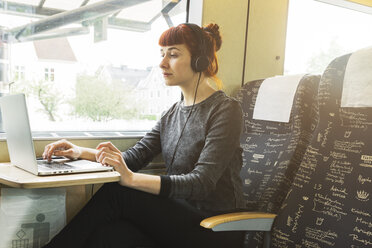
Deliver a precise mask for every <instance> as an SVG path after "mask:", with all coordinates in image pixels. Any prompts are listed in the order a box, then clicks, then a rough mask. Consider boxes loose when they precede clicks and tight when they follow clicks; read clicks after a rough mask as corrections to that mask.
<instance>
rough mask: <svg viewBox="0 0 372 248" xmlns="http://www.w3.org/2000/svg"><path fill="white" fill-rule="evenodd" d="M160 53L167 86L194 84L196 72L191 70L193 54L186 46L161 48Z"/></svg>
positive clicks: (161, 66)
mask: <svg viewBox="0 0 372 248" xmlns="http://www.w3.org/2000/svg"><path fill="white" fill-rule="evenodd" d="M160 53H161V56H162V60H161V62H160V65H159V66H160V68H161V69H162V71H163V77H164V79H165V83H166V84H167V85H169V86H174V85H178V86H186V85H187V84H190V83H192V82H193V78H194V76H195V72H194V71H193V70H192V68H191V54H190V52H189V50H188V49H187V47H186V46H185V45H183V44H182V45H172V46H165V47H161V49H160Z"/></svg>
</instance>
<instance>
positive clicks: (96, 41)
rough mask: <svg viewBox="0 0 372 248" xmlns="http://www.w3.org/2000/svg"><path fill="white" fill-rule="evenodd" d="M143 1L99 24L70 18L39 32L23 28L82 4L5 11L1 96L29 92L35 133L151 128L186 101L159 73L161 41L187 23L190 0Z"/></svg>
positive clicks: (50, 3)
mask: <svg viewBox="0 0 372 248" xmlns="http://www.w3.org/2000/svg"><path fill="white" fill-rule="evenodd" d="M137 1H138V3H137V4H134V5H132V6H129V7H126V8H123V9H122V10H117V11H115V12H114V13H110V15H106V17H103V18H102V17H101V16H99V17H98V18H100V19H99V20H97V18H95V19H94V18H90V19H88V20H85V19H84V20H81V21H74V22H71V21H70V20H68V18H65V19H64V20H63V22H64V23H65V25H63V26H60V27H58V28H54V29H52V30H47V31H45V32H41V33H37V34H34V33H33V32H34V30H37V29H32V28H30V29H28V28H23V27H25V25H27V24H29V23H32V22H35V21H40V20H42V19H43V18H47V17H48V16H43V17H41V14H40V13H46V15H47V14H48V13H49V12H50V13H52V12H53V11H60V12H63V11H66V10H67V11H68V10H76V8H79V7H80V5H79V4H72V2H75V1H60V2H58V5H56V6H54V5H53V1H48V0H47V1H46V2H45V5H44V6H43V8H45V11H44V12H42V11H40V12H38V13H35V11H38V10H35V8H34V6H32V3H29V5H27V1H26V2H25V1H21V0H14V1H9V2H8V4H10V5H11V4H12V3H11V2H14V3H16V4H17V6H22V7H23V8H18V9H17V10H16V11H3V12H1V13H0V31H1V30H5V31H7V32H9V34H7V36H6V37H8V41H7V44H6V48H4V47H3V46H1V48H2V49H0V51H1V53H2V55H1V58H0V61H3V62H4V61H5V62H6V65H7V66H8V67H9V70H8V71H7V72H6V73H7V75H9V79H7V80H5V79H4V80H0V81H1V82H0V92H1V93H6V94H9V93H11V94H13V93H24V94H26V97H27V104H28V108H29V116H30V122H31V128H32V130H33V131H61V130H63V131H69V130H74V131H79V130H81V131H92V130H97V131H101V130H106V131H114V130H120V131H126V130H136V131H137V130H148V129H150V128H151V127H152V126H153V125H154V124H155V122H156V120H157V119H159V118H160V115H161V113H162V112H163V111H165V110H166V109H167V108H169V107H170V106H171V104H173V103H174V102H176V101H178V100H179V99H180V90H179V89H178V88H176V87H172V88H169V87H167V86H165V84H164V81H163V77H162V75H161V71H160V69H159V68H158V64H159V62H160V58H161V57H160V53H159V46H158V39H159V37H160V35H161V33H162V32H163V31H164V30H166V29H168V28H169V25H170V24H172V25H177V24H179V23H183V22H185V21H186V0H181V1H165V0H151V1H147V2H143V1H142V0H137ZM82 2H84V1H82ZM132 2H133V1H132ZM91 3H92V4H96V3H97V1H90V2H88V5H89V4H91ZM102 3H103V2H102ZM75 5H76V6H75ZM9 9H10V8H9ZM17 11H19V12H17ZM48 11H49V12H48ZM164 13H165V14H164ZM93 14H95V12H93ZM81 16H82V18H83V16H84V15H81ZM86 16H89V15H88V14H86ZM105 18H106V19H105ZM48 25H49V23H45V24H44V26H43V27H41V28H46V29H48V28H49V27H48ZM52 25H54V23H52ZM18 27H22V28H19V29H17V28H18ZM35 32H36V31H35ZM3 33H4V32H3ZM0 34H1V33H0ZM3 37H5V36H3ZM2 44H3V43H2ZM5 62H4V63H5ZM1 68H3V69H4V68H5V66H2V67H1Z"/></svg>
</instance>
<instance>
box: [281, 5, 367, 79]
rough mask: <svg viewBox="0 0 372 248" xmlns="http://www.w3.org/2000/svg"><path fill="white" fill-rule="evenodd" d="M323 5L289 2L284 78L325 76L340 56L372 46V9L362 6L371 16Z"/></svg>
mask: <svg viewBox="0 0 372 248" xmlns="http://www.w3.org/2000/svg"><path fill="white" fill-rule="evenodd" d="M320 1H322V2H320ZM320 1H314V0H292V1H289V10H288V12H289V14H288V26H287V41H286V53H285V63H284V74H295V73H317V74H321V73H322V72H323V71H324V69H325V68H326V66H327V65H328V64H329V62H331V60H333V59H334V58H336V57H337V56H341V55H343V54H346V53H349V52H353V51H355V50H358V49H360V48H363V47H368V46H371V45H372V32H370V30H371V26H372V15H371V14H372V8H371V7H368V6H362V5H361V6H359V7H363V8H364V9H363V10H368V9H370V10H369V12H370V13H371V14H368V13H365V12H368V11H365V12H362V11H361V8H359V11H357V10H352V9H350V8H348V7H349V5H345V6H343V7H341V6H338V5H332V4H328V3H325V2H330V3H331V2H337V1H329V0H320ZM340 2H347V1H340ZM351 4H352V3H350V5H351Z"/></svg>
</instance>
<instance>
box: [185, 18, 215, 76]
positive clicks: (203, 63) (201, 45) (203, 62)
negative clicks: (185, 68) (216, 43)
mask: <svg viewBox="0 0 372 248" xmlns="http://www.w3.org/2000/svg"><path fill="white" fill-rule="evenodd" d="M183 25H186V26H188V27H189V28H190V29H191V30H192V32H193V33H194V34H195V36H196V38H197V39H198V41H197V42H198V50H199V51H198V54H196V55H192V56H191V68H192V69H193V70H194V71H195V72H203V71H205V70H206V69H207V68H208V66H209V63H210V62H209V58H208V56H207V55H206V48H207V47H206V44H205V39H206V37H205V34H204V33H203V30H202V29H201V28H200V27H199V26H198V25H196V24H193V23H183Z"/></svg>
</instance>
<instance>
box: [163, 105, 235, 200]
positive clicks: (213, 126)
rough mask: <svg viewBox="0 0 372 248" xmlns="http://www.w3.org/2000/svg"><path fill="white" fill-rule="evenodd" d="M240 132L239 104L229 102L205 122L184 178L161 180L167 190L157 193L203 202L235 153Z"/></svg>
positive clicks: (173, 177) (171, 176)
mask: <svg viewBox="0 0 372 248" xmlns="http://www.w3.org/2000/svg"><path fill="white" fill-rule="evenodd" d="M241 131H242V110H241V107H240V104H239V103H238V102H237V101H235V100H232V99H229V100H228V101H227V102H224V103H222V104H221V105H220V106H219V108H218V109H217V110H216V111H215V112H214V114H212V115H211V117H210V119H209V123H208V131H207V135H206V138H205V144H204V147H203V148H202V151H201V153H200V156H199V159H198V161H197V163H196V164H195V168H194V169H193V170H192V171H191V172H190V173H188V174H184V175H169V176H162V187H168V188H163V189H162V190H161V192H162V194H163V195H164V194H167V195H168V197H173V198H183V199H190V200H205V198H206V197H207V196H208V195H209V194H210V193H211V192H212V191H214V190H215V188H216V184H217V182H218V180H219V179H220V178H221V176H222V175H223V173H224V172H225V171H226V169H227V167H228V166H229V165H230V163H231V160H232V158H233V156H234V155H235V153H236V152H237V151H238V150H239V147H240V134H241ZM237 169H239V168H237ZM166 177H168V178H166ZM169 179H170V180H169ZM168 181H170V183H169V182H168Z"/></svg>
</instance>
